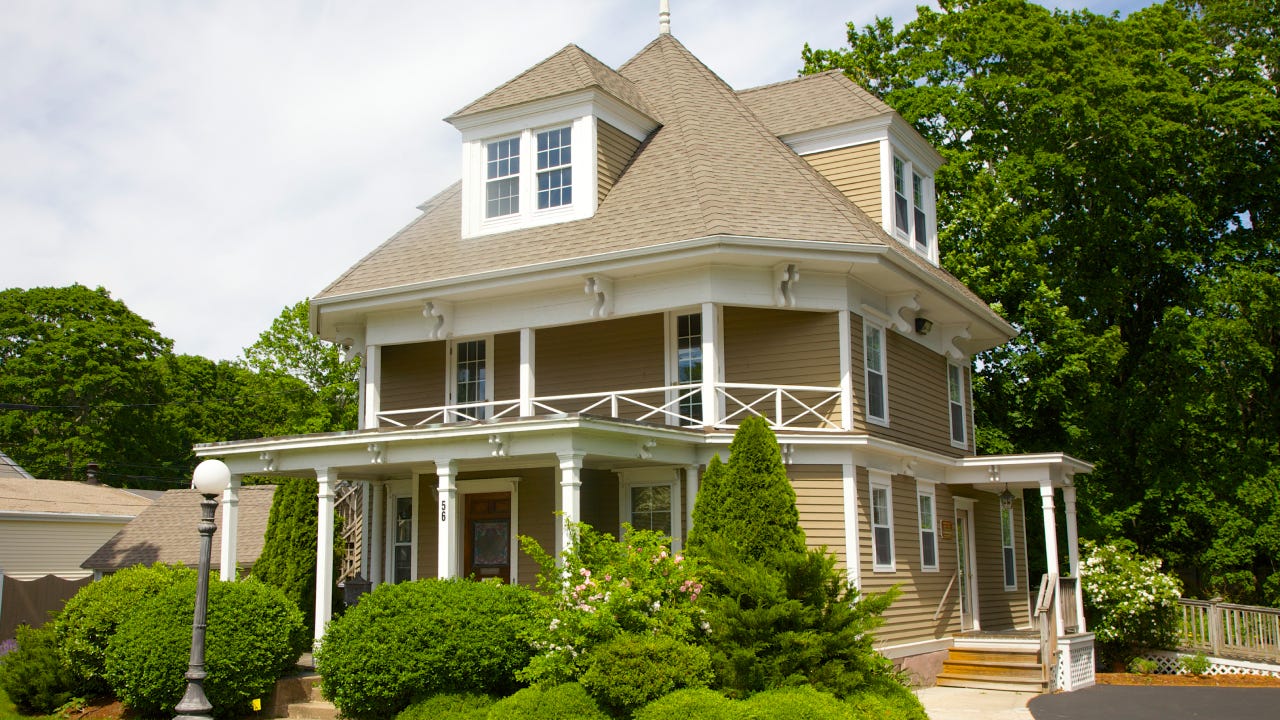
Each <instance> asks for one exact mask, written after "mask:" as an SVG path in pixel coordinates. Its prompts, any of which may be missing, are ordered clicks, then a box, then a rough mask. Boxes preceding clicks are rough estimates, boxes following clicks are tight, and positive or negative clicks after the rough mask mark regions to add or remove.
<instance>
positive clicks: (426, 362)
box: [378, 341, 446, 425]
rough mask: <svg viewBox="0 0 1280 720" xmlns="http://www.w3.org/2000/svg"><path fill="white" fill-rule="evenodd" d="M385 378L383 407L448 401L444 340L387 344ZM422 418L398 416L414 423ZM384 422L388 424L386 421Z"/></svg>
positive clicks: (381, 392)
mask: <svg viewBox="0 0 1280 720" xmlns="http://www.w3.org/2000/svg"><path fill="white" fill-rule="evenodd" d="M380 352H381V353H382V381H381V383H380V385H379V387H378V392H379V400H380V402H381V408H382V410H409V409H412V408H427V407H439V406H440V405H444V403H445V377H446V373H445V343H444V341H439V342H428V343H411V344H408V345H384V346H382V348H381V350H380ZM421 419H422V417H414V416H413V415H401V416H397V417H396V420H397V421H398V422H401V423H406V424H412V423H414V422H417V421H419V420H421ZM384 425H385V423H384Z"/></svg>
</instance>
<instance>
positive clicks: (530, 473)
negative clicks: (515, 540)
mask: <svg viewBox="0 0 1280 720" xmlns="http://www.w3.org/2000/svg"><path fill="white" fill-rule="evenodd" d="M555 476H556V469H555V468H550V467H547V468H530V469H528V470H522V471H521V472H520V511H519V512H520V534H521V535H527V536H528V537H531V538H533V539H534V540H537V541H538V544H540V545H542V549H543V550H546V551H547V552H548V553H549V554H552V555H554V554H555V551H556V482H555ZM518 562H519V564H520V568H519V574H520V584H521V585H529V586H532V585H535V584H537V582H538V564H537V563H535V562H534V561H533V558H531V557H529V556H528V555H527V554H525V552H524V551H523V550H521V551H520V554H519V556H518Z"/></svg>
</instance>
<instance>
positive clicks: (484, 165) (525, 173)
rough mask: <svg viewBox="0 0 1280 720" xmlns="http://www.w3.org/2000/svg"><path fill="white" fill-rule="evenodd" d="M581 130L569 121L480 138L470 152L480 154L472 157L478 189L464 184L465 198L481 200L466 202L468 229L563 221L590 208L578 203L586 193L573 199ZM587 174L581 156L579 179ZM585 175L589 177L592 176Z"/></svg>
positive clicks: (466, 225)
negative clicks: (577, 142) (474, 162)
mask: <svg viewBox="0 0 1280 720" xmlns="http://www.w3.org/2000/svg"><path fill="white" fill-rule="evenodd" d="M580 134H581V132H580V131H579V132H577V133H575V132H574V124H573V123H569V124H566V125H557V126H554V127H550V128H542V129H524V130H520V131H518V132H515V133H511V134H507V135H498V136H495V137H492V138H486V139H483V140H478V141H476V142H475V143H474V148H475V149H474V150H472V151H471V152H473V153H478V156H477V155H469V157H474V158H476V160H478V166H477V168H476V170H475V171H473V172H475V173H477V174H476V175H473V176H472V177H474V178H475V179H476V180H477V181H478V184H477V185H476V187H477V188H478V190H477V191H475V192H473V191H471V190H466V189H464V197H466V198H469V199H467V200H466V202H468V203H474V202H477V201H478V204H474V205H468V208H467V211H466V213H465V216H464V233H466V232H474V231H476V230H480V231H481V234H483V232H484V231H486V230H487V231H489V232H497V231H501V230H509V229H513V228H517V227H525V226H535V225H545V224H548V223H552V222H563V221H565V220H571V219H574V218H575V217H577V215H579V214H581V213H583V212H587V210H588V209H587V208H585V207H578V206H581V205H582V204H583V203H582V202H581V200H582V198H577V200H578V202H576V203H575V196H574V192H573V184H574V177H575V173H574V170H573V160H574V155H575V154H577V155H581V154H582V152H581V151H582V147H581V145H582V140H583V139H582V138H578V141H579V145H580V147H579V152H578V153H574V151H573V143H574V141H575V137H574V136H575V135H580ZM588 140H589V138H588ZM583 173H584V169H583V168H582V167H581V158H579V168H578V173H576V174H577V175H578V176H579V178H578V179H579V181H580V182H581V181H582V180H583ZM586 175H587V176H589V175H590V173H589V172H587V173H586ZM586 179H587V181H588V182H589V180H590V178H589V177H587V178H586ZM579 190H581V188H579ZM468 193H469V194H468ZM476 195H478V196H479V197H476ZM588 199H589V198H588ZM468 223H471V225H468ZM466 227H471V228H472V229H471V230H470V231H468V230H466V229H465V228H466Z"/></svg>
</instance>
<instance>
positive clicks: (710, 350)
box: [702, 303, 720, 425]
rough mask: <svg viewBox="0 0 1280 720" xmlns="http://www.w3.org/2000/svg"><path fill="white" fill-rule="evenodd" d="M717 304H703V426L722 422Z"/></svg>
mask: <svg viewBox="0 0 1280 720" xmlns="http://www.w3.org/2000/svg"><path fill="white" fill-rule="evenodd" d="M717 319H718V313H717V312H716V304H715V303H702V424H703V425H715V424H716V423H718V422H720V400H719V398H718V397H716V386H717V385H719V384H720V351H719V350H718V349H717V348H718V347H719V345H718V344H719V338H720V323H719V322H717Z"/></svg>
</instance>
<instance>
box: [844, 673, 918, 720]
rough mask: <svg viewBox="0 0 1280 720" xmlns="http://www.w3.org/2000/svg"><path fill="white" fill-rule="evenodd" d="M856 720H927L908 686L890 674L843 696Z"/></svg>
mask: <svg viewBox="0 0 1280 720" xmlns="http://www.w3.org/2000/svg"><path fill="white" fill-rule="evenodd" d="M845 704H847V705H848V706H849V708H850V709H852V710H853V716H854V717H855V718H857V719H858V720H929V716H928V715H927V714H926V713H925V711H924V706H923V705H921V704H920V699H919V698H917V697H916V695H915V693H913V692H911V689H910V688H908V687H906V686H905V685H903V684H902V683H900V682H898V681H897V680H895V679H894V678H892V677H884V678H877V679H875V680H872V681H871V682H870V683H867V684H866V685H863V686H862V687H860V688H858V689H857V690H856V691H854V692H853V694H851V695H849V696H848V697H847V698H845Z"/></svg>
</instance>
